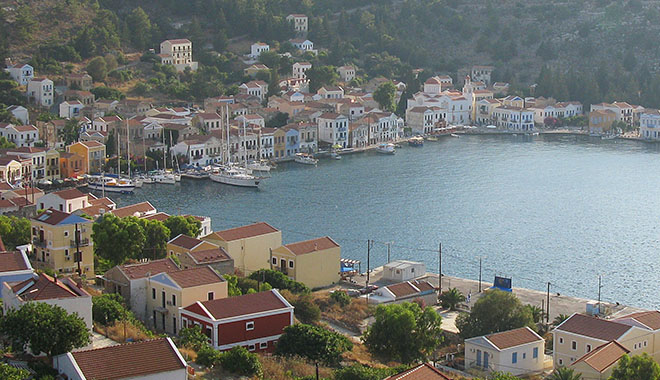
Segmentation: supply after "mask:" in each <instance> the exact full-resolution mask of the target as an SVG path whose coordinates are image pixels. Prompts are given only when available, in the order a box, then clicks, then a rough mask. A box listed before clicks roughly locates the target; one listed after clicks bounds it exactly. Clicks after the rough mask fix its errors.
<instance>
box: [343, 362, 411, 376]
mask: <svg viewBox="0 0 660 380" xmlns="http://www.w3.org/2000/svg"><path fill="white" fill-rule="evenodd" d="M406 369H407V368H401V370H399V368H398V367H397V368H371V367H367V366H364V365H361V364H354V365H352V366H349V367H344V368H340V369H338V370H335V377H334V379H335V380H381V379H384V378H386V377H388V376H391V375H395V374H397V373H399V372H403V371H405V370H406Z"/></svg>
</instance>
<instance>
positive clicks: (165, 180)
mask: <svg viewBox="0 0 660 380" xmlns="http://www.w3.org/2000/svg"><path fill="white" fill-rule="evenodd" d="M156 167H158V163H157V162H156ZM166 169H167V144H165V134H164V133H163V169H162V170H156V172H155V173H154V174H153V175H152V176H151V179H152V180H153V183H162V184H167V185H174V184H176V179H175V178H174V175H173V174H171V173H168V172H167V170H166Z"/></svg>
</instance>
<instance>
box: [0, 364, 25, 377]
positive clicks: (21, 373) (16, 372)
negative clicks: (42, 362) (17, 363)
mask: <svg viewBox="0 0 660 380" xmlns="http://www.w3.org/2000/svg"><path fill="white" fill-rule="evenodd" d="M29 378H30V372H28V371H27V370H24V369H20V368H14V367H12V366H10V365H9V364H6V363H0V379H3V380H25V379H29Z"/></svg>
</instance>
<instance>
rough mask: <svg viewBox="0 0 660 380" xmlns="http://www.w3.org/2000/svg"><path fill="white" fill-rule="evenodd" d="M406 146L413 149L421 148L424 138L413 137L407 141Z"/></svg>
mask: <svg viewBox="0 0 660 380" xmlns="http://www.w3.org/2000/svg"><path fill="white" fill-rule="evenodd" d="M408 145H410V146H413V147H422V146H424V138H423V137H421V136H415V137H412V138H410V140H408Z"/></svg>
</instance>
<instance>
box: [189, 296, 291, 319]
mask: <svg viewBox="0 0 660 380" xmlns="http://www.w3.org/2000/svg"><path fill="white" fill-rule="evenodd" d="M276 292H277V291H276V290H274V289H273V290H270V291H267V292H259V293H253V294H246V295H242V296H238V297H229V298H221V299H215V300H211V301H204V302H201V304H202V305H203V306H204V308H206V310H208V312H209V313H211V316H212V317H213V318H215V319H224V318H231V317H238V316H241V315H246V314H254V313H262V312H267V311H273V310H278V309H284V308H287V307H290V306H291V305H289V304H288V302H285V301H282V299H280V297H278V295H277V294H279V293H276ZM192 306H196V305H195V304H193V305H190V306H188V307H186V308H185V309H186V310H188V309H189V308H191V307H192ZM193 309H194V308H193Z"/></svg>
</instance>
